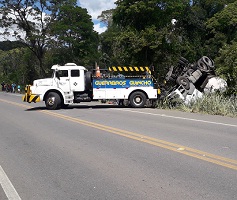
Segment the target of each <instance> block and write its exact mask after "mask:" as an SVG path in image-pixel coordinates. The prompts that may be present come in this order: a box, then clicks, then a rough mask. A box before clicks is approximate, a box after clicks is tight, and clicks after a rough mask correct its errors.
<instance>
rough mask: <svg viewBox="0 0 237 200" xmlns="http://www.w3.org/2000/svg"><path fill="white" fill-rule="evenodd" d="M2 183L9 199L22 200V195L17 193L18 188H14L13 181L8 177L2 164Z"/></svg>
mask: <svg viewBox="0 0 237 200" xmlns="http://www.w3.org/2000/svg"><path fill="white" fill-rule="evenodd" d="M0 184H1V186H2V189H3V190H4V192H5V194H6V196H7V198H8V199H9V200H21V197H20V196H19V194H18V193H17V191H16V189H15V188H14V186H13V185H12V183H11V181H10V180H9V178H8V177H7V175H6V173H5V172H4V170H3V168H2V167H1V165H0Z"/></svg>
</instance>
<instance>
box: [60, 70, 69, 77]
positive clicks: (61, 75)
mask: <svg viewBox="0 0 237 200" xmlns="http://www.w3.org/2000/svg"><path fill="white" fill-rule="evenodd" d="M58 76H59V77H68V70H60V71H58Z"/></svg>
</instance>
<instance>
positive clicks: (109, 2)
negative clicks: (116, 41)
mask: <svg viewBox="0 0 237 200" xmlns="http://www.w3.org/2000/svg"><path fill="white" fill-rule="evenodd" d="M115 1H116V0H78V5H79V6H81V7H82V8H86V9H87V10H88V13H89V14H90V15H91V16H92V21H93V22H94V30H95V31H97V32H98V33H102V32H104V31H105V30H106V27H105V26H104V25H103V24H101V23H100V22H99V20H97V17H98V16H99V15H100V14H101V13H102V11H104V10H109V9H112V8H115V4H114V2H115Z"/></svg>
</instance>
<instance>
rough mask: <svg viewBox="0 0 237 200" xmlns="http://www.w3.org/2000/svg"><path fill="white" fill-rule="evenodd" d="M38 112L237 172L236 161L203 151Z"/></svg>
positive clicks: (63, 116) (44, 111)
mask: <svg viewBox="0 0 237 200" xmlns="http://www.w3.org/2000/svg"><path fill="white" fill-rule="evenodd" d="M40 112H43V113H45V114H49V115H52V116H55V117H59V118H61V119H65V120H68V121H72V122H75V123H80V124H83V125H86V126H90V127H93V128H96V129H100V130H104V131H107V132H110V133H114V134H117V135H120V136H124V137H127V138H130V139H134V140H138V141H141V142H144V143H148V144H151V145H154V146H158V147H162V148H165V149H169V150H172V151H175V152H178V153H181V154H185V155H188V156H191V157H195V158H198V159H201V160H205V161H208V162H211V163H215V164H218V165H221V166H224V167H228V168H231V169H234V170H237V160H233V159H229V158H225V157H221V156H217V155H214V154H210V153H207V152H204V151H200V150H196V149H192V148H189V147H185V146H182V145H178V144H175V143H171V142H167V141H164V140H159V139H156V138H152V137H148V136H145V135H141V134H137V133H134V132H130V131H125V130H122V129H118V128H113V127H110V126H105V125H102V124H97V123H94V122H89V121H86V120H82V119H78V118H74V117H69V116H66V115H62V114H59V113H54V112H51V111H46V110H43V111H40ZM180 148H182V149H183V150H182V151H180V150H179V149H180Z"/></svg>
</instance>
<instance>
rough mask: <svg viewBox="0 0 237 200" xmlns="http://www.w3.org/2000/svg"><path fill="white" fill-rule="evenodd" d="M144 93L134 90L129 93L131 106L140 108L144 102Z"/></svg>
mask: <svg viewBox="0 0 237 200" xmlns="http://www.w3.org/2000/svg"><path fill="white" fill-rule="evenodd" d="M146 100H147V98H146V95H145V94H144V93H143V92H134V93H132V94H131V96H130V98H129V101H130V105H131V106H132V107H133V108H142V107H144V105H145V104H146Z"/></svg>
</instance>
